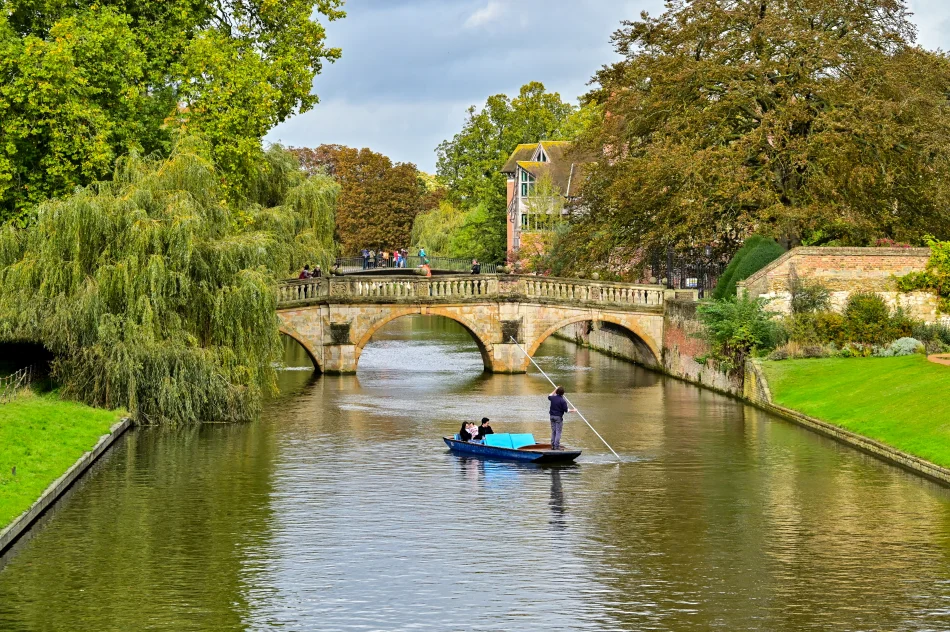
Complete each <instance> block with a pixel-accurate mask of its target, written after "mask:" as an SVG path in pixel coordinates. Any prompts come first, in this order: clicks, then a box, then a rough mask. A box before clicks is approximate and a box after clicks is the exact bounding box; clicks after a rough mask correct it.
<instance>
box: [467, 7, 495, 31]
mask: <svg viewBox="0 0 950 632" xmlns="http://www.w3.org/2000/svg"><path fill="white" fill-rule="evenodd" d="M503 15H504V7H503V6H502V4H501V3H500V2H496V1H495V0H492V1H491V2H489V3H488V4H486V5H485V6H484V7H482V8H481V9H479V10H478V11H476V12H475V13H473V14H472V15H470V16H468V19H467V20H465V28H468V29H476V28H481V27H483V26H488V25H489V24H491V23H493V22H498V21H499V20H500V19H501V18H502V16H503Z"/></svg>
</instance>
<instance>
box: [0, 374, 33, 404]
mask: <svg viewBox="0 0 950 632" xmlns="http://www.w3.org/2000/svg"><path fill="white" fill-rule="evenodd" d="M34 375H35V370H34V368H33V367H32V366H28V367H26V368H25V369H20V370H19V371H17V372H16V373H12V374H10V375H5V376H3V377H0V404H6V403H7V402H10V401H13V399H15V398H16V396H17V393H19V392H20V390H22V389H24V388H26V387H28V386H29V385H30V384H32V383H33V377H34Z"/></svg>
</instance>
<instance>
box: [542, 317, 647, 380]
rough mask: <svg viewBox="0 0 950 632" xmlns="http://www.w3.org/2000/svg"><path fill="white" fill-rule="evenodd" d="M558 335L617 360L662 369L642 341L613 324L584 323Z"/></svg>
mask: <svg viewBox="0 0 950 632" xmlns="http://www.w3.org/2000/svg"><path fill="white" fill-rule="evenodd" d="M557 335H558V337H560V338H565V339H567V340H570V341H572V342H574V343H576V344H578V345H581V346H583V347H590V348H591V349H595V350H597V351H600V352H601V353H606V354H607V355H610V356H613V357H615V358H621V359H623V360H629V361H630V362H635V363H637V364H639V365H642V366H645V367H649V368H651V369H660V368H661V367H660V364H659V362H658V361H657V358H656V357H655V356H654V355H653V352H652V351H650V348H649V347H648V346H647V345H645V344H644V343H643V341H642V340H638V339H636V338H634V337H633V336H632V335H631V334H630V333H629V332H627V331H626V330H625V329H623V328H622V327H618V326H617V325H614V324H613V323H605V322H593V321H583V322H579V323H574V324H572V325H569V326H567V327H565V328H564V329H562V330H561V331H559V332H558V333H557Z"/></svg>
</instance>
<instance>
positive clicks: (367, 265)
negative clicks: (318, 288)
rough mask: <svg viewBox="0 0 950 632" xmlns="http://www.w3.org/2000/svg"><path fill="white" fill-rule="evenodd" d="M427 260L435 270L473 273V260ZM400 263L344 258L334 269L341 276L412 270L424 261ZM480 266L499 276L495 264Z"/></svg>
mask: <svg viewBox="0 0 950 632" xmlns="http://www.w3.org/2000/svg"><path fill="white" fill-rule="evenodd" d="M427 259H428V261H429V267H430V268H432V269H433V270H441V271H444V272H463V273H464V272H471V271H472V260H471V259H457V258H449V257H427ZM400 263H401V265H396V262H395V261H393V260H392V259H389V260H384V259H380V258H379V257H376V258H375V259H374V258H372V257H369V258H366V259H364V258H363V257H342V258H339V259H337V260H336V263H335V264H334V267H335V268H336V270H337V272H338V273H339V274H356V273H359V272H366V271H367V270H397V269H400V268H404V269H406V270H412V269H415V268H418V267H421V266H422V264H423V260H422V257H417V256H409V257H406V259H405V260H403V261H401V262H400ZM480 265H481V273H482V274H497V272H498V266H497V265H496V264H494V263H482V264H480Z"/></svg>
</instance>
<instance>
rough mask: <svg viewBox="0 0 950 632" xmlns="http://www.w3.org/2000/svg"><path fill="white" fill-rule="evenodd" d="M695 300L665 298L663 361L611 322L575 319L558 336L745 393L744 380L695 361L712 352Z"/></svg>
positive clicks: (704, 383) (681, 376) (708, 384)
mask: <svg viewBox="0 0 950 632" xmlns="http://www.w3.org/2000/svg"><path fill="white" fill-rule="evenodd" d="M696 305H697V303H696V302H695V301H682V300H675V299H669V298H668V299H667V300H666V311H665V314H664V318H663V357H662V358H661V360H660V364H659V365H657V363H656V362H655V361H653V357H652V354H650V353H644V351H643V345H642V343H640V344H638V341H637V340H635V339H634V338H632V337H631V336H630V334H629V333H627V332H625V331H624V330H623V329H621V328H619V327H616V326H613V325H611V324H610V323H591V322H583V323H575V324H573V325H571V326H569V327H566V328H564V329H562V330H561V331H560V332H559V336H560V337H562V338H566V339H568V340H572V341H574V342H576V343H577V344H579V345H582V346H585V347H590V348H591V349H595V350H597V351H601V352H603V353H606V354H608V355H612V356H615V357H618V358H622V359H624V360H629V361H631V362H636V363H637V364H640V365H643V366H646V367H649V368H653V369H656V370H659V371H661V372H663V373H666V374H668V375H671V376H673V377H676V378H679V379H682V380H686V381H688V382H692V383H694V384H699V385H701V386H705V387H707V388H711V389H713V390H716V391H719V392H722V393H728V394H730V395H737V396H738V395H741V394H742V380H741V378H740V377H738V376H733V375H729V374H727V373H724V372H723V371H720V370H718V369H717V368H716V367H715V365H714V364H713V363H711V362H710V363H706V364H700V363H699V362H697V361H696V358H697V357H700V356H702V355H704V354H706V353H708V352H709V346H708V345H707V344H706V343H705V342H704V341H703V340H701V339H700V338H698V337H697V336H696V335H697V334H698V333H699V332H700V331H701V325H700V323H699V320H698V319H697V317H696Z"/></svg>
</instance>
